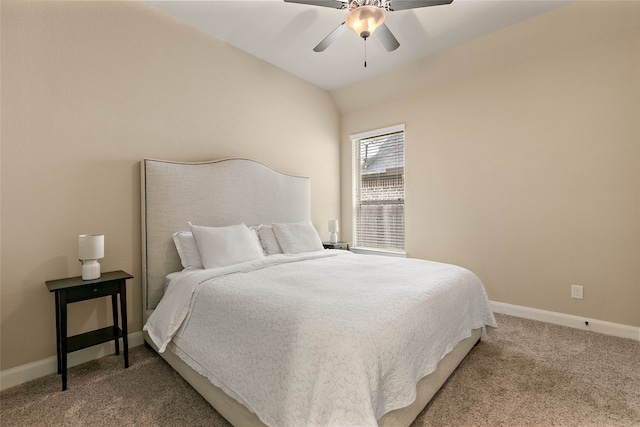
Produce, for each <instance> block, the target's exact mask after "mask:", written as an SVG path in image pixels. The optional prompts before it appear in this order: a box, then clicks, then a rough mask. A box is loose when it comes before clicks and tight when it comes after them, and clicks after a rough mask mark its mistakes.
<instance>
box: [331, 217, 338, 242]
mask: <svg viewBox="0 0 640 427" xmlns="http://www.w3.org/2000/svg"><path fill="white" fill-rule="evenodd" d="M338 231H340V226H339V225H338V220H337V219H331V220H329V243H338Z"/></svg>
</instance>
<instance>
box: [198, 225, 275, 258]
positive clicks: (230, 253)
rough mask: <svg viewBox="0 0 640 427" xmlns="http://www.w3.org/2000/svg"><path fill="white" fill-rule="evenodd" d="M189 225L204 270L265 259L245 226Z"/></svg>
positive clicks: (258, 245)
mask: <svg viewBox="0 0 640 427" xmlns="http://www.w3.org/2000/svg"><path fill="white" fill-rule="evenodd" d="M189 225H190V226H191V232H192V233H193V237H194V238H195V240H196V244H197V245H198V250H199V251H200V257H201V258H202V265H203V266H204V268H207V269H209V268H216V267H224V266H227V265H232V264H238V263H240V262H245V261H251V260H254V259H258V258H263V257H264V253H263V252H262V248H261V247H260V244H259V243H258V241H257V240H256V238H255V237H254V235H253V233H252V232H251V230H249V227H247V226H246V225H244V224H240V225H232V226H229V227H202V226H199V225H193V224H191V223H189Z"/></svg>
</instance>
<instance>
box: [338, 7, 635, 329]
mask: <svg viewBox="0 0 640 427" xmlns="http://www.w3.org/2000/svg"><path fill="white" fill-rule="evenodd" d="M367 93H369V94H371V96H370V97H369V98H368V99H365V100H364V101H365V103H359V102H357V101H358V100H362V97H359V96H356V95H360V94H362V95H363V96H366V95H364V94H367ZM332 95H333V96H334V99H335V100H336V104H337V105H338V107H339V108H340V109H341V112H342V116H341V117H342V141H343V142H342V144H343V145H342V177H343V179H342V223H343V227H342V228H343V230H342V231H343V236H345V235H346V236H348V235H349V234H350V233H351V230H350V227H349V224H348V221H349V218H350V215H351V210H350V206H351V200H350V194H351V191H350V185H351V165H350V142H349V138H348V135H349V134H352V133H357V132H362V131H366V130H370V129H375V128H379V127H384V126H389V125H394V124H398V123H405V124H406V177H405V179H406V181H405V182H406V200H407V201H406V224H407V225H406V227H407V237H406V246H407V252H408V254H409V256H412V257H416V258H426V259H433V260H439V261H444V262H450V263H455V264H460V265H462V266H465V267H467V268H469V269H471V270H473V271H474V272H476V273H477V274H478V275H479V276H480V278H481V279H482V280H483V282H484V284H485V286H486V288H487V291H488V293H489V296H490V298H491V299H492V300H494V301H500V302H505V303H510V304H516V305H521V306H526V307H533V308H538V309H544V310H550V311H555V312H561V313H567V314H573V315H578V316H585V317H588V318H593V319H600V320H605V321H610V322H615V323H620V324H625V325H631V326H640V2H611V1H609V2H593V1H585V2H578V3H575V4H571V5H569V6H566V7H564V8H561V9H559V10H557V11H554V12H550V13H548V14H546V15H542V16H539V17H537V18H534V19H532V20H529V21H527V22H524V23H521V24H517V25H514V26H512V27H509V28H506V29H504V30H501V31H499V32H497V33H494V34H491V35H488V36H485V37H482V38H479V39H476V40H473V41H471V42H468V43H465V44H463V45H459V46H457V47H455V48H452V49H450V50H448V51H445V52H442V53H440V54H438V55H435V56H433V57H431V58H428V59H425V60H422V61H419V62H416V63H413V64H409V65H407V66H404V67H402V68H400V69H397V70H395V71H391V72H389V73H386V74H384V75H382V76H379V77H376V78H372V79H370V80H368V81H365V82H362V83H359V84H354V85H352V86H349V87H347V88H344V89H340V90H336V91H334V92H332ZM359 105H371V106H370V107H368V108H363V109H359ZM571 284H580V285H583V286H584V295H585V297H584V300H582V301H580V300H575V299H571V298H570V285H571Z"/></svg>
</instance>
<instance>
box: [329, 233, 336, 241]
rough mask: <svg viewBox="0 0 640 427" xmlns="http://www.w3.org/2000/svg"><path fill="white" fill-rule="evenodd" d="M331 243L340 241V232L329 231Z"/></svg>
mask: <svg viewBox="0 0 640 427" xmlns="http://www.w3.org/2000/svg"><path fill="white" fill-rule="evenodd" d="M329 243H338V233H336V232H331V233H329Z"/></svg>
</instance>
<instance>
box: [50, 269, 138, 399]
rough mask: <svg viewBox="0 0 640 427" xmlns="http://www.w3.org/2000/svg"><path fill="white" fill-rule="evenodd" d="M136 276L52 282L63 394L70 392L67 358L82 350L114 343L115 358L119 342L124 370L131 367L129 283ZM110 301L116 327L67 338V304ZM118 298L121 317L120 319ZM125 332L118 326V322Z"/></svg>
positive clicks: (121, 274)
mask: <svg viewBox="0 0 640 427" xmlns="http://www.w3.org/2000/svg"><path fill="white" fill-rule="evenodd" d="M132 278H133V276H132V275H130V274H129V273H126V272H124V271H111V272H109V273H103V274H102V275H101V276H100V277H99V278H97V279H94V280H82V277H80V276H78V277H69V278H67V279H58V280H49V281H47V282H46V283H47V288H49V292H55V300H56V350H57V355H58V374H62V390H63V391H64V390H66V389H67V355H68V354H69V353H71V352H74V351H78V350H81V349H83V348H87V347H92V346H94V345H97V344H102V343H105V342H109V341H114V344H115V347H116V354H118V355H119V354H120V338H122V346H123V353H124V367H125V368H128V367H129V343H128V339H127V338H128V336H127V280H128V279H132ZM108 296H110V297H111V309H112V313H113V325H111V326H107V327H105V328H100V329H96V330H94V331H90V332H85V333H82V334H78V335H74V336H71V337H68V336H67V304H70V303H74V302H79V301H86V300H89V299H94V298H101V297H108ZM118 296H119V297H120V316H118ZM118 317H119V318H120V321H121V322H122V329H121V328H120V326H119V319H118Z"/></svg>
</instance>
